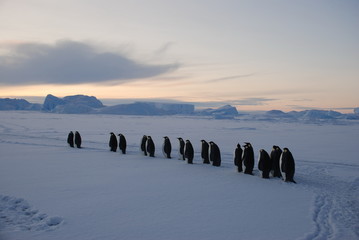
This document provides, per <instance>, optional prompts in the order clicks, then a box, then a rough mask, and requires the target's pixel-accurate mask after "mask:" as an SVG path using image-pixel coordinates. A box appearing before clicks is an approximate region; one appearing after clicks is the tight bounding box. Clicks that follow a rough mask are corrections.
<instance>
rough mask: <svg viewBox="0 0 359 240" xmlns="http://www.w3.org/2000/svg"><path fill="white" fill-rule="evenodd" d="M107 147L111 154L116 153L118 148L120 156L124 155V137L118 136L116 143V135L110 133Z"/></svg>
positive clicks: (125, 146)
mask: <svg viewBox="0 0 359 240" xmlns="http://www.w3.org/2000/svg"><path fill="white" fill-rule="evenodd" d="M108 146H109V147H110V151H111V152H116V151H117V146H118V149H119V150H120V151H121V152H122V154H126V148H127V141H126V138H125V136H124V135H123V134H122V133H120V134H118V141H117V137H116V135H115V134H114V133H113V132H110V141H109V142H108Z"/></svg>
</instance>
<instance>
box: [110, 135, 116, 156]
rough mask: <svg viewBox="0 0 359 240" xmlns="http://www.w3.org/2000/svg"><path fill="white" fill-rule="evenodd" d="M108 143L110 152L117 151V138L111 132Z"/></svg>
mask: <svg viewBox="0 0 359 240" xmlns="http://www.w3.org/2000/svg"><path fill="white" fill-rule="evenodd" d="M110 134H111V135H110V141H109V142H108V146H109V147H110V151H112V152H116V151H117V137H116V135H115V134H114V133H113V132H111V133H110Z"/></svg>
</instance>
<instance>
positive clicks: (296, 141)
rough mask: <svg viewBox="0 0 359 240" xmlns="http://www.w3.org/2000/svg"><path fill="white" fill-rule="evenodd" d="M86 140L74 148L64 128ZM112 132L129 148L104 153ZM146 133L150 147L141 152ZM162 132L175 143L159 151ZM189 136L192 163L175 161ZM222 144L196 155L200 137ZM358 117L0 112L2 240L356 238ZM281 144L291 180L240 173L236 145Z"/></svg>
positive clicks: (265, 146)
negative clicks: (214, 159)
mask: <svg viewBox="0 0 359 240" xmlns="http://www.w3.org/2000/svg"><path fill="white" fill-rule="evenodd" d="M71 130H72V131H79V132H80V134H81V136H82V140H83V148H81V149H77V148H70V147H69V146H67V143H66V139H67V134H68V132H69V131H71ZM110 132H115V133H116V134H118V133H122V134H124V135H125V137H126V139H127V144H128V150H127V154H126V155H123V154H122V153H119V152H116V153H114V152H110V151H109V148H108V141H109V138H110V134H109V133H110ZM144 134H146V135H150V136H152V138H153V140H154V142H155V144H156V156H155V158H150V157H146V156H143V155H142V154H141V153H140V152H139V145H140V140H141V138H142V136H143V135H144ZM163 136H168V137H169V138H170V140H171V143H172V156H173V158H172V159H165V158H164V156H163V155H162V151H161V146H162V143H163ZM177 137H182V138H184V139H185V140H186V139H189V140H191V142H192V144H193V147H194V149H195V158H194V164H193V165H190V164H186V163H185V162H184V161H182V160H178V159H177V151H178V141H177ZM201 139H205V140H207V141H214V142H215V143H217V145H218V146H219V147H220V149H221V154H222V166H221V167H213V166H210V165H204V164H202V160H201V157H200V140H201ZM358 140H359V124H358V123H357V122H356V121H354V122H353V121H349V120H348V121H344V120H343V122H341V124H340V125H334V124H303V123H299V122H292V123H291V122H281V121H275V122H274V121H269V122H267V121H263V120H262V121H242V120H229V119H222V120H214V119H207V118H204V117H195V116H191V117H184V116H181V117H179V116H153V117H150V116H119V115H97V114H96V115H77V114H72V115H66V114H51V113H40V112H25V111H16V112H15V111H1V112H0V152H1V156H0V166H1V167H0V231H1V232H0V239H1V240H8V239H9V240H14V239H17V240H21V239H27V240H31V239H36V240H38V239H39V240H41V239H50V240H60V239H83V240H85V239H86V240H87V239H156V240H160V239H208V240H210V239H216V240H218V239H303V240H309V239H359V227H358V226H359V217H358V213H359V198H358V196H359V174H358V173H359V162H358V160H359V159H358V156H359V141H358ZM238 142H239V143H241V144H243V142H251V143H252V145H253V147H254V150H255V156H256V164H255V166H257V160H258V153H259V150H260V149H261V148H263V149H265V150H267V151H268V152H270V150H271V147H272V145H278V146H280V147H282V148H283V147H288V148H289V149H290V150H291V152H292V153H293V155H294V158H295V160H296V174H295V176H294V179H295V180H296V181H297V184H292V183H285V182H283V181H282V180H280V179H273V178H271V179H262V178H261V177H260V172H259V171H258V170H257V168H255V169H256V170H255V171H254V174H255V176H249V175H244V174H243V173H237V172H236V169H235V168H234V165H233V155H232V154H233V151H234V149H235V147H236V144H237V143H238Z"/></svg>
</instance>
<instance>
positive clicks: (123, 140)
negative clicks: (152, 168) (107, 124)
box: [118, 133, 127, 154]
mask: <svg viewBox="0 0 359 240" xmlns="http://www.w3.org/2000/svg"><path fill="white" fill-rule="evenodd" d="M118 136H119V139H118V148H119V149H120V150H121V151H122V154H126V148H127V141H126V138H125V136H124V135H123V134H122V133H120V134H118Z"/></svg>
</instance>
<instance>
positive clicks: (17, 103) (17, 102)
mask: <svg viewBox="0 0 359 240" xmlns="http://www.w3.org/2000/svg"><path fill="white" fill-rule="evenodd" d="M40 109H41V105H40V104H35V103H29V102H28V101H26V100H25V99H10V98H2V99H0V110H2V111H4V110H5V111H9V110H33V111H39V110H40Z"/></svg>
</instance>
